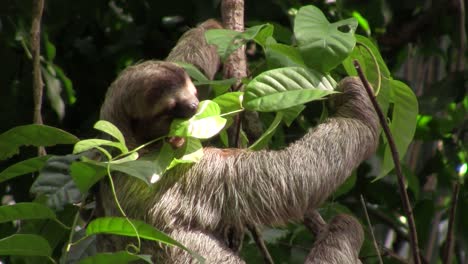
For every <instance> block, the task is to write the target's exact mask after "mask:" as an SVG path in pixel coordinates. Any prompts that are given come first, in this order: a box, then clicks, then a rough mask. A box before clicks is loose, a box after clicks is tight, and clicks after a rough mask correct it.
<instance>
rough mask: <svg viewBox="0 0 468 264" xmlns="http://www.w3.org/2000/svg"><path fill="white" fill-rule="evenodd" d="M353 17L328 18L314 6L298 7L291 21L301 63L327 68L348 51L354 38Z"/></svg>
mask: <svg viewBox="0 0 468 264" xmlns="http://www.w3.org/2000/svg"><path fill="white" fill-rule="evenodd" d="M356 28H357V21H356V19H354V18H349V19H345V20H341V21H338V22H335V23H330V22H328V20H327V18H326V17H325V15H324V14H323V13H322V11H320V9H318V8H317V7H315V6H304V7H302V8H301V9H299V12H298V13H297V15H296V19H295V22H294V34H295V35H296V39H297V42H298V46H299V50H300V51H301V54H302V57H303V58H304V61H305V63H306V64H307V65H308V66H309V67H311V68H314V69H317V70H320V71H322V72H329V71H330V70H332V69H333V68H335V67H336V66H337V65H338V64H340V63H341V62H342V61H343V60H344V59H345V58H346V57H347V56H348V54H349V53H350V52H351V50H352V49H353V47H354V45H355V44H356V39H355V38H354V32H355V30H356Z"/></svg>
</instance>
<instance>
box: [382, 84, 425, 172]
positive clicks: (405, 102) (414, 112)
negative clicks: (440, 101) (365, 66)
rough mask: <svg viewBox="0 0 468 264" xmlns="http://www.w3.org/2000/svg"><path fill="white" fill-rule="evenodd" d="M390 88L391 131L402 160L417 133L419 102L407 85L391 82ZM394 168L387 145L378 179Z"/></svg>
mask: <svg viewBox="0 0 468 264" xmlns="http://www.w3.org/2000/svg"><path fill="white" fill-rule="evenodd" d="M390 86H391V90H392V97H391V99H392V102H393V111H392V122H391V124H390V131H391V132H392V135H393V139H394V140H395V144H396V147H397V150H398V153H399V155H400V159H403V157H404V156H405V153H406V150H407V148H408V146H409V144H410V143H411V141H412V140H413V136H414V133H415V132H416V124H417V116H418V100H417V99H416V95H414V93H413V91H412V90H411V88H410V87H408V86H407V85H406V84H404V83H402V82H400V81H397V80H391V81H390ZM393 167H394V163H393V159H392V155H391V151H390V146H389V145H388V143H387V144H386V145H385V150H384V157H383V162H382V168H381V170H380V174H379V176H378V178H377V179H379V178H381V177H383V176H385V175H387V173H388V172H390V171H391V170H392V169H393Z"/></svg>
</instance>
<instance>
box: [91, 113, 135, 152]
mask: <svg viewBox="0 0 468 264" xmlns="http://www.w3.org/2000/svg"><path fill="white" fill-rule="evenodd" d="M94 128H95V129H97V130H100V131H102V132H104V133H106V134H109V135H111V136H113V137H114V138H115V139H117V140H118V141H119V142H120V143H121V144H122V145H123V146H124V147H125V138H124V136H123V135H122V132H120V130H119V129H118V128H117V127H116V126H115V125H114V124H112V123H111V122H109V121H106V120H99V121H97V122H96V124H94ZM124 149H126V147H125V148H124ZM122 152H123V153H127V152H128V150H127V151H125V152H124V151H122Z"/></svg>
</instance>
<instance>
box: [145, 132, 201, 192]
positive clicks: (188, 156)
mask: <svg viewBox="0 0 468 264" xmlns="http://www.w3.org/2000/svg"><path fill="white" fill-rule="evenodd" d="M176 155H177V156H180V158H175V159H173V160H172V162H171V164H170V165H169V166H168V168H167V169H168V170H169V169H172V168H174V167H175V166H176V165H177V164H181V163H197V162H199V161H200V160H201V159H202V157H203V146H202V144H201V142H200V140H198V139H195V138H186V139H185V144H184V146H183V147H182V148H179V149H177V152H176ZM151 183H153V181H152V182H151Z"/></svg>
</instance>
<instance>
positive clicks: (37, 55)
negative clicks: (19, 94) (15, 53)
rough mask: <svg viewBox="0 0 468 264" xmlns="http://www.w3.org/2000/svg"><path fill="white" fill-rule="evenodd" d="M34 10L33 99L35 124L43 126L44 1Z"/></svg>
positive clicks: (41, 154) (32, 46) (41, 150)
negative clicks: (42, 33) (42, 29)
mask: <svg viewBox="0 0 468 264" xmlns="http://www.w3.org/2000/svg"><path fill="white" fill-rule="evenodd" d="M33 2H34V3H35V4H34V5H33V10H32V25H31V53H32V60H33V97H34V115H33V121H34V124H39V125H42V124H43V121H42V115H41V108H42V93H43V87H44V83H43V82H42V73H41V41H40V40H41V19H42V11H43V10H44V0H36V1H33ZM45 154H46V152H45V149H44V148H43V147H39V148H38V155H39V156H43V155H45Z"/></svg>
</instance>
